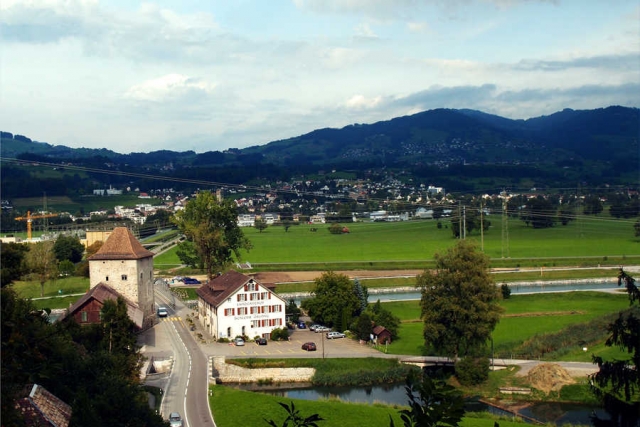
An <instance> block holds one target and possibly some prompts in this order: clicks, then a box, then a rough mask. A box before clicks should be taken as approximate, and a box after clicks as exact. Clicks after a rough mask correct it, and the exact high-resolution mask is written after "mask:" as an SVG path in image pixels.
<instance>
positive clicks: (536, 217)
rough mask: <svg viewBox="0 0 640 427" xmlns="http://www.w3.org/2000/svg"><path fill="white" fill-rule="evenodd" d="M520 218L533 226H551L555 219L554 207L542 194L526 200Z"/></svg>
mask: <svg viewBox="0 0 640 427" xmlns="http://www.w3.org/2000/svg"><path fill="white" fill-rule="evenodd" d="M520 219H522V221H524V222H525V224H527V226H529V225H531V226H532V227H533V228H549V227H553V223H554V222H555V220H556V208H555V207H554V206H553V203H551V202H550V201H549V200H547V199H545V198H544V197H542V196H538V197H535V198H533V199H529V200H527V203H526V204H525V207H524V209H523V210H522V212H521V213H520Z"/></svg>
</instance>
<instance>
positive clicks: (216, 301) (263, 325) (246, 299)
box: [196, 270, 286, 339]
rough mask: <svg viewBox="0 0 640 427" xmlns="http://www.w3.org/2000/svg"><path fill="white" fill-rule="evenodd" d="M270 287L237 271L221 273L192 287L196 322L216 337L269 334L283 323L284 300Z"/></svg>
mask: <svg viewBox="0 0 640 427" xmlns="http://www.w3.org/2000/svg"><path fill="white" fill-rule="evenodd" d="M274 288H275V285H274V284H262V283H258V282H256V281H255V280H254V279H253V278H252V277H249V276H245V275H244V274H241V273H238V272H237V271H233V270H232V271H229V272H227V273H224V274H221V275H220V276H218V277H216V278H215V279H213V280H211V281H209V282H208V283H206V284H204V285H202V286H201V287H200V288H199V289H198V290H197V291H196V292H197V294H198V313H199V319H200V322H201V323H202V326H203V327H204V328H205V330H206V331H207V332H208V333H209V334H210V335H211V336H213V337H214V338H216V339H218V338H235V337H236V336H239V335H240V336H244V337H249V338H255V337H257V336H259V337H263V338H269V337H270V335H271V331H272V330H273V329H274V328H281V327H283V326H285V324H286V323H285V308H286V303H285V301H284V300H283V299H282V298H280V297H279V296H278V295H276V294H275V293H274V292H273V290H274Z"/></svg>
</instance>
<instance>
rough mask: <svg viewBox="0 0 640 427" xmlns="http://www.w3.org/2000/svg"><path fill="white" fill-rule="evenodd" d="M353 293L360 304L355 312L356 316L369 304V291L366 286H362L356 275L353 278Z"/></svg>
mask: <svg viewBox="0 0 640 427" xmlns="http://www.w3.org/2000/svg"><path fill="white" fill-rule="evenodd" d="M353 293H354V294H356V296H357V297H358V301H360V306H359V307H358V310H357V311H356V313H355V315H356V316H359V315H360V314H361V313H363V312H364V311H365V310H366V309H367V306H368V305H369V291H368V290H367V287H366V286H362V284H361V283H360V280H358V278H357V277H356V278H355V279H354V280H353Z"/></svg>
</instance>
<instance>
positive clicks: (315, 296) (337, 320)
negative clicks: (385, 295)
mask: <svg viewBox="0 0 640 427" xmlns="http://www.w3.org/2000/svg"><path fill="white" fill-rule="evenodd" d="M311 295H312V297H311V298H309V299H306V300H304V301H303V302H302V307H303V308H305V309H307V310H308V312H309V316H310V317H311V318H312V319H313V320H314V321H316V322H318V323H323V324H325V325H327V326H329V327H332V326H341V327H342V328H346V327H348V325H349V323H350V320H351V319H349V321H348V322H346V323H344V322H343V320H344V313H345V312H346V313H347V314H348V315H349V317H350V318H351V317H353V315H354V313H356V312H357V310H358V309H359V307H360V301H359V300H358V297H357V296H356V294H355V293H354V292H353V285H352V284H351V281H350V280H349V277H347V276H346V275H344V274H338V273H334V272H331V271H328V272H325V273H322V275H321V276H320V277H318V278H317V279H316V280H315V287H314V289H313V291H312V292H311ZM340 329H341V328H340ZM340 332H342V331H340Z"/></svg>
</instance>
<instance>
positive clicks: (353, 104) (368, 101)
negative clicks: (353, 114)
mask: <svg viewBox="0 0 640 427" xmlns="http://www.w3.org/2000/svg"><path fill="white" fill-rule="evenodd" d="M381 102H382V97H381V96H376V97H374V98H365V97H364V96H363V95H353V96H352V97H351V98H349V99H348V100H347V101H346V102H345V103H344V105H345V106H346V107H347V108H349V109H354V110H361V109H367V108H375V107H377V106H378V105H379V104H380V103H381Z"/></svg>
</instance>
